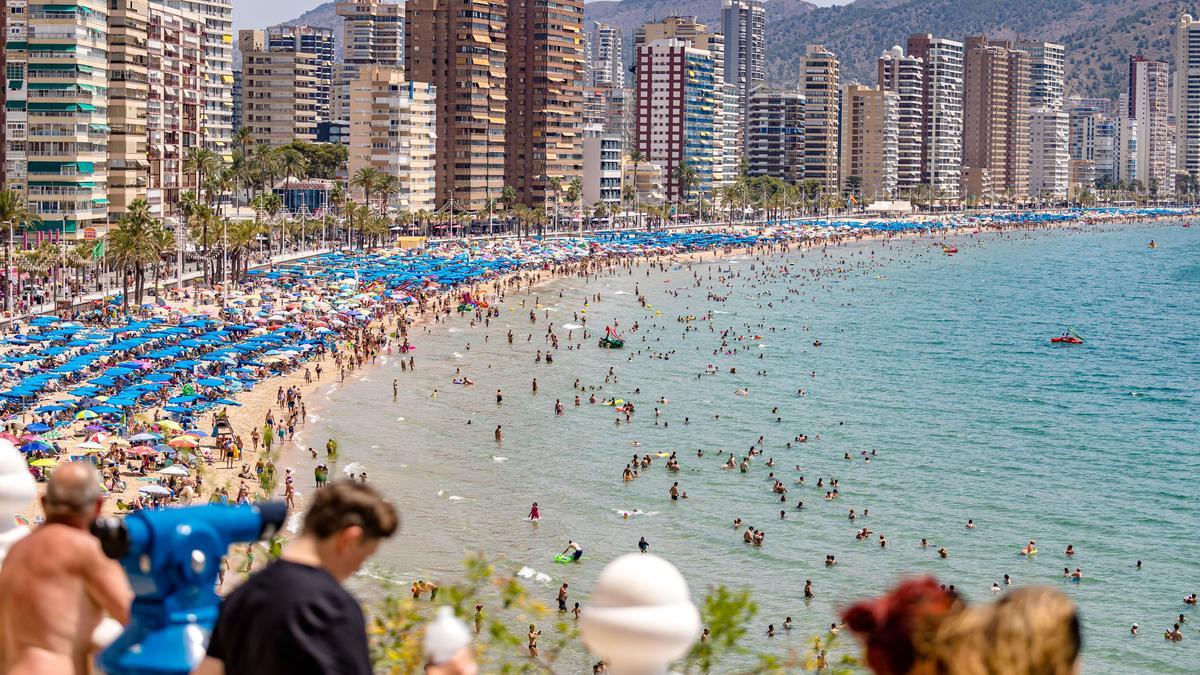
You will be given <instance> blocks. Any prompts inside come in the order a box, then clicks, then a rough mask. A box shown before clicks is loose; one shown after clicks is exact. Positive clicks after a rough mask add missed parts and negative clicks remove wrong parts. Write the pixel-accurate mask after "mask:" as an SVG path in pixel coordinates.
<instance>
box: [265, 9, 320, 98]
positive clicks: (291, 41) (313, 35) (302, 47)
mask: <svg viewBox="0 0 1200 675" xmlns="http://www.w3.org/2000/svg"><path fill="white" fill-rule="evenodd" d="M266 33H267V50H268V51H270V52H294V53H297V54H303V55H304V56H305V59H306V60H308V61H311V63H312V65H313V66H315V68H316V70H315V75H316V87H317V94H316V97H315V98H314V100H315V101H316V111H317V121H318V122H323V121H326V120H328V119H330V105H331V103H332V90H333V56H334V45H333V43H334V36H333V30H331V29H329V28H318V27H314V26H273V27H271V28H268V29H267V31H266Z"/></svg>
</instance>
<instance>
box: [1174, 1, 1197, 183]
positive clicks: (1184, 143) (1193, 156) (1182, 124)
mask: <svg viewBox="0 0 1200 675" xmlns="http://www.w3.org/2000/svg"><path fill="white" fill-rule="evenodd" d="M1175 170H1176V171H1178V172H1179V173H1186V174H1188V175H1189V176H1193V177H1200V20H1196V19H1193V18H1192V17H1191V15H1190V14H1184V15H1183V16H1181V17H1180V18H1179V24H1178V25H1177V26H1176V32H1175Z"/></svg>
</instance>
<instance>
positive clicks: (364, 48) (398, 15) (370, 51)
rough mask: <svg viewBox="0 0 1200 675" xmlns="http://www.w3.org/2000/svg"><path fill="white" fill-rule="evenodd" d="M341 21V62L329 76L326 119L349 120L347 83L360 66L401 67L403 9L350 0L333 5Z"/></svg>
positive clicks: (370, 0)
mask: <svg viewBox="0 0 1200 675" xmlns="http://www.w3.org/2000/svg"><path fill="white" fill-rule="evenodd" d="M336 11H337V14H338V16H340V17H342V62H341V63H339V64H337V65H336V68H337V70H336V72H335V73H334V75H333V93H332V101H331V105H332V106H333V109H332V111H331V112H330V118H331V119H332V120H336V121H349V119H350V81H351V80H353V79H355V78H357V77H358V69H359V67H361V66H368V65H374V66H382V67H385V68H402V67H403V66H404V5H402V4H399V3H394V2H382V0H351V1H347V2H339V3H337V5H336Z"/></svg>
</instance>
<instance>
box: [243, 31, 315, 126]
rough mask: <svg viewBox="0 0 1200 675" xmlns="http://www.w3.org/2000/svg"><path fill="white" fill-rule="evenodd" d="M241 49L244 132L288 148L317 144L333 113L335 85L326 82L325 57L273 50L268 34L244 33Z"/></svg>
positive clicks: (282, 47)
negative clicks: (331, 95)
mask: <svg viewBox="0 0 1200 675" xmlns="http://www.w3.org/2000/svg"><path fill="white" fill-rule="evenodd" d="M280 42H281V43H282V40H281V41H280ZM238 48H239V49H240V50H241V52H242V126H243V127H246V128H248V129H249V130H250V133H251V135H252V136H253V137H254V140H255V142H257V143H269V144H271V145H287V144H288V143H291V142H292V141H293V140H301V141H309V142H312V141H315V140H316V138H317V123H318V122H320V121H322V120H323V119H325V118H326V117H328V111H329V107H328V93H329V80H328V79H325V80H324V81H322V76H323V74H322V72H323V71H322V67H323V61H322V57H321V55H318V54H317V53H315V52H307V51H303V50H302V49H300V48H291V47H288V46H281V47H274V48H273V47H271V46H270V45H269V43H268V34H267V32H266V31H261V30H243V31H241V32H240V33H238ZM322 85H324V86H323V87H322ZM322 89H323V90H324V95H325V97H326V98H325V99H324V105H322V99H321V97H322Z"/></svg>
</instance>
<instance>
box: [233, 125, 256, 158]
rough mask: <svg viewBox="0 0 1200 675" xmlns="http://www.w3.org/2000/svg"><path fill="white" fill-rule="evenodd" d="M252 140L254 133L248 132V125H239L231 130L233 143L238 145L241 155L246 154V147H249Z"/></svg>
mask: <svg viewBox="0 0 1200 675" xmlns="http://www.w3.org/2000/svg"><path fill="white" fill-rule="evenodd" d="M253 142H254V134H252V133H250V127H240V128H239V129H238V130H237V131H235V132H233V144H234V145H236V146H238V148H239V149H240V150H241V151H242V155H243V156H244V155H245V154H246V148H248V147H250V144H251V143H253Z"/></svg>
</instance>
